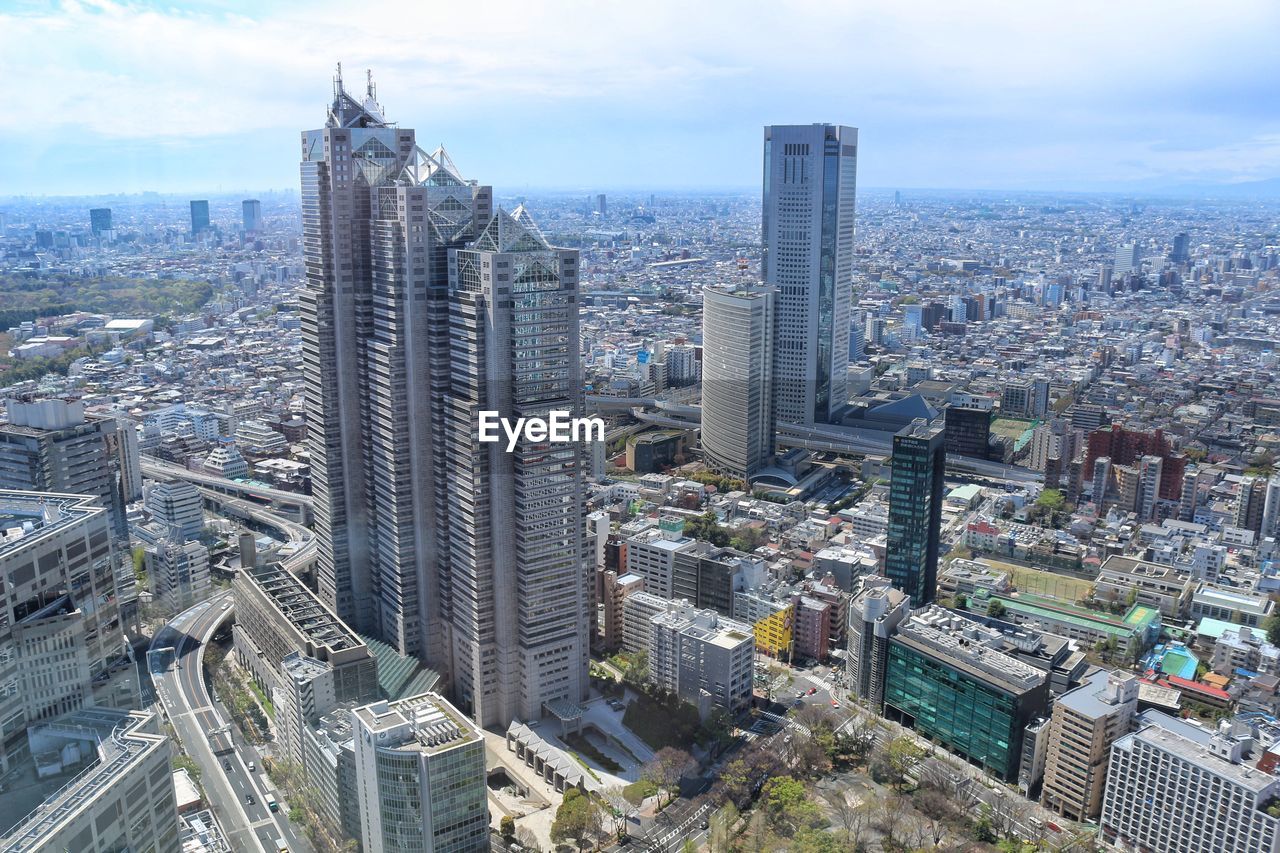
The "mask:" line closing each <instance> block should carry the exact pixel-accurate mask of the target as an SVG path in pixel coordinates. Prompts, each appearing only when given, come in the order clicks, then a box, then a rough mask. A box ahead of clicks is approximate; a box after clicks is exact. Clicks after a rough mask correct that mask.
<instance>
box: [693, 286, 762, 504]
mask: <svg viewBox="0 0 1280 853" xmlns="http://www.w3.org/2000/svg"><path fill="white" fill-rule="evenodd" d="M776 298H777V293H776V291H775V290H774V289H773V288H771V287H762V288H756V289H752V290H727V289H722V288H715V287H706V288H703V290H702V432H701V435H702V451H703V454H704V455H705V457H706V463H707V465H708V466H709V467H711V469H712V470H714V471H716V472H717V473H721V474H727V475H729V476H731V477H738V478H740V479H743V480H750V479H752V478H754V477H755V476H756V475H757V474H759V473H760V472H761V471H762V470H764V469H765V468H767V467H768V466H770V465H772V464H773V461H774V460H773V455H774V422H773V393H772V391H773V345H774V323H775V318H774V310H775V309H774V305H775V300H776Z"/></svg>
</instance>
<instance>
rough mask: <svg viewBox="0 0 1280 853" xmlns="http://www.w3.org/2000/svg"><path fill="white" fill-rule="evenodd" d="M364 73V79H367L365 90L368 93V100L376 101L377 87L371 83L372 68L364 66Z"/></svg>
mask: <svg viewBox="0 0 1280 853" xmlns="http://www.w3.org/2000/svg"><path fill="white" fill-rule="evenodd" d="M364 73H365V79H366V80H367V81H368V82H367V84H366V87H365V92H366V94H368V96H369V100H371V101H376V100H378V87H377V86H375V85H373V69H372V68H366V69H365V71H364Z"/></svg>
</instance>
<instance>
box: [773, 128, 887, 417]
mask: <svg viewBox="0 0 1280 853" xmlns="http://www.w3.org/2000/svg"><path fill="white" fill-rule="evenodd" d="M857 163H858V131H857V129H856V128H852V127H844V126H842V125H831V124H811V125H773V126H770V127H766V128H765V129H764V208H763V221H762V226H763V228H762V234H763V240H764V258H763V263H762V265H761V269H762V272H763V278H764V281H765V283H766V284H769V285H772V286H774V287H776V288H777V291H778V297H777V300H778V305H777V342H776V345H775V347H774V371H773V377H774V390H775V396H776V418H777V420H778V421H779V422H781V423H802V424H808V423H815V422H817V423H827V422H829V421H831V420H833V419H834V418H835V417H837V416H838V415H839V413H840V411H841V410H842V409H843V408H844V406H845V404H846V403H847V402H848V400H847V368H848V364H849V316H850V309H851V305H852V303H853V290H852V281H853V216H854V195H855V192H856V185H857ZM868 339H869V340H868V342H869V343H871V342H875V341H872V340H871V336H868Z"/></svg>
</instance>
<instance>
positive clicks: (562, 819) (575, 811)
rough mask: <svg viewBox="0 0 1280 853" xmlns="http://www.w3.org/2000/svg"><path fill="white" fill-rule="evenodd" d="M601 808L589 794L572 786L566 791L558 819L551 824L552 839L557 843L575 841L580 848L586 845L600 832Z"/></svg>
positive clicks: (557, 814) (557, 811) (557, 815)
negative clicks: (587, 841) (588, 840)
mask: <svg viewBox="0 0 1280 853" xmlns="http://www.w3.org/2000/svg"><path fill="white" fill-rule="evenodd" d="M600 827H601V822H600V808H599V807H598V806H597V805H596V803H595V801H594V800H592V799H591V797H589V796H588V795H586V794H584V793H582V791H581V790H579V789H578V788H570V789H569V790H567V791H565V793H564V800H563V802H561V803H560V808H559V809H557V810H556V819H555V820H554V821H553V822H552V824H551V840H552V841H554V842H556V843H557V844H563V843H564V842H566V841H574V842H576V843H577V845H578V847H579V849H581V848H582V847H585V846H586V843H585V842H586V840H587V839H588V838H590V837H591V836H593V835H599V834H600Z"/></svg>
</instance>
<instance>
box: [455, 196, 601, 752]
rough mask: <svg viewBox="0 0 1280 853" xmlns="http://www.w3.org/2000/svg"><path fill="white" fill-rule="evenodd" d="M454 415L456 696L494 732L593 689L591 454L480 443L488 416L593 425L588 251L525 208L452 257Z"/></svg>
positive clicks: (558, 446)
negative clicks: (581, 324)
mask: <svg viewBox="0 0 1280 853" xmlns="http://www.w3.org/2000/svg"><path fill="white" fill-rule="evenodd" d="M449 284H450V291H451V292H450V321H451V328H450V332H451V346H452V349H451V352H450V356H451V358H450V361H451V366H452V382H451V393H450V399H449V411H448V414H447V418H448V425H447V434H448V439H447V454H448V462H447V471H448V478H449V483H450V489H451V490H452V491H451V499H450V501H449V507H448V512H449V535H450V543H449V547H450V566H449V571H450V574H449V581H448V593H449V621H450V629H451V633H452V638H453V659H454V664H455V666H454V671H453V675H454V695H455V698H456V701H457V702H458V704H459V705H460V706H461V707H463V708H464V709H466V710H469V711H470V712H471V714H472V715H473V716H474V718H475V720H476V722H478V723H479V724H480V725H482V726H488V725H502V724H505V723H506V722H508V721H510V720H512V719H517V718H519V719H536V718H537V717H538V716H540V715H541V713H542V708H543V707H544V705H547V704H548V703H556V702H571V703H573V702H578V701H581V700H582V699H583V698H585V691H586V688H587V665H588V655H589V651H590V649H589V644H588V638H589V634H588V624H589V613H588V598H587V590H588V571H589V567H590V566H593V560H594V557H593V558H592V560H587V559H586V556H585V554H584V549H583V543H584V536H585V535H586V509H585V507H586V503H585V501H586V494H585V489H584V474H583V468H584V465H585V463H586V456H585V453H586V445H585V444H583V443H579V442H568V443H564V442H559V443H552V442H548V441H540V442H532V441H526V440H521V441H520V443H519V444H517V445H516V447H515V449H514V450H513V451H512V452H507V448H506V446H505V445H502V444H498V443H484V444H482V443H480V442H479V441H478V437H477V429H476V424H477V421H478V417H479V412H481V411H484V410H488V411H496V412H498V413H499V414H500V415H501V416H502V417H504V418H508V419H510V420H512V421H514V420H515V419H517V418H524V417H544V418H545V417H547V416H548V413H550V412H552V411H565V412H571V413H573V414H575V415H579V414H581V411H582V404H583V397H582V394H583V388H582V369H581V361H580V358H579V351H578V252H577V250H572V249H553V248H552V247H551V246H550V245H549V244H548V243H547V241H546V240H545V238H544V237H543V236H542V234H541V232H540V231H539V230H538V227H537V225H536V224H534V221H533V219H532V218H531V217H530V216H529V214H528V213H527V212H526V211H525V209H524V208H523V207H517V208H516V209H515V210H514V211H512V212H511V213H507V212H506V211H504V210H499V211H498V212H497V213H496V214H495V215H494V216H493V219H492V220H491V221H490V222H489V224H488V226H487V227H486V228H485V229H484V231H483V233H481V234H480V236H479V237H478V238H477V239H476V240H475V241H474V243H472V244H471V246H470V247H468V248H466V249H457V250H454V251H452V252H450V281H449Z"/></svg>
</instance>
